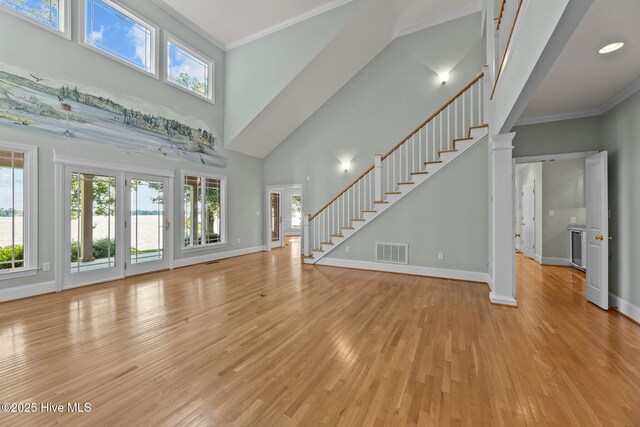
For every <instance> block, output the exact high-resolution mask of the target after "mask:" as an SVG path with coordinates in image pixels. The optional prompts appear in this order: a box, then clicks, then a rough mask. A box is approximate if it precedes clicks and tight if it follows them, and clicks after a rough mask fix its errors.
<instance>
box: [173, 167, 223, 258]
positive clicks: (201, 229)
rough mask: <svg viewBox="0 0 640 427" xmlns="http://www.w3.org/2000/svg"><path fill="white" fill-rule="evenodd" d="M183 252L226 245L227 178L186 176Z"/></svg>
mask: <svg viewBox="0 0 640 427" xmlns="http://www.w3.org/2000/svg"><path fill="white" fill-rule="evenodd" d="M182 182H183V186H182V200H183V237H184V248H187V249H188V248H192V249H194V248H199V247H203V246H205V247H206V246H216V245H223V244H225V243H226V236H225V234H226V231H225V214H224V212H225V192H226V177H223V176H219V175H208V174H201V173H191V172H184V173H183V181H182Z"/></svg>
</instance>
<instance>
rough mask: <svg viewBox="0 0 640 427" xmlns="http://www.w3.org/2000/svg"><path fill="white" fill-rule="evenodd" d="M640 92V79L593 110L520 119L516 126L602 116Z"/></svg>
mask: <svg viewBox="0 0 640 427" xmlns="http://www.w3.org/2000/svg"><path fill="white" fill-rule="evenodd" d="M638 91H640V77H639V78H637V79H636V80H634V81H632V82H631V83H629V84H628V85H627V86H625V87H624V88H623V89H622V90H621V91H620V92H618V93H616V94H615V95H614V96H613V97H612V98H611V99H609V100H608V101H607V102H605V103H604V104H602V105H601V106H600V107H598V108H591V109H588V110H580V111H570V112H566V113H559V114H551V115H548V116H538V117H529V118H524V119H520V120H518V121H517V122H516V124H515V126H526V125H536V124H540V123H549V122H558V121H562V120H571V119H582V118H585V117H595V116H601V115H603V114H605V113H607V112H608V111H610V110H611V109H613V108H614V107H615V106H617V105H618V104H620V103H622V102H623V101H624V100H626V99H627V98H629V97H630V96H631V95H633V94H634V93H636V92H638Z"/></svg>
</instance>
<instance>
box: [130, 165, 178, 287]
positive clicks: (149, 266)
mask: <svg viewBox="0 0 640 427" xmlns="http://www.w3.org/2000/svg"><path fill="white" fill-rule="evenodd" d="M131 179H139V180H147V181H154V180H158V179H160V180H162V182H163V184H164V186H165V187H164V192H163V198H164V200H163V208H164V212H163V223H164V224H166V221H168V222H169V226H168V227H166V225H163V229H164V231H163V233H164V235H163V241H162V251H163V259H162V260H161V261H150V262H144V263H140V264H135V266H134V264H132V263H131V250H125V251H124V254H125V260H124V262H125V263H126V264H125V265H126V266H125V271H124V275H125V277H127V276H135V275H138V274H145V273H150V272H152V271H161V270H166V269H168V268H172V264H173V249H172V248H173V234H174V233H173V225H174V224H173V215H172V211H173V183H172V182H171V179H170V178H168V177H166V176H160V175H147V174H143V173H138V172H125V173H124V180H125V181H124V193H125V194H124V196H125V201H124V202H125V210H124V220H125V221H127V224H126V225H125V227H124V234H125V236H124V243H125V247H128V248H130V247H131V231H130V230H131V222H132V221H131ZM170 254H171V258H170V257H169V255H170Z"/></svg>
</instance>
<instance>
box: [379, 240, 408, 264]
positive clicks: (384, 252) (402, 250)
mask: <svg viewBox="0 0 640 427" xmlns="http://www.w3.org/2000/svg"><path fill="white" fill-rule="evenodd" d="M376 261H377V262H386V263H389V264H408V263H409V246H408V245H407V244H406V243H380V242H376Z"/></svg>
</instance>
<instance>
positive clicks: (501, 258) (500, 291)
mask: <svg viewBox="0 0 640 427" xmlns="http://www.w3.org/2000/svg"><path fill="white" fill-rule="evenodd" d="M514 136H515V133H507V134H501V135H492V136H491V137H490V144H491V145H490V150H491V166H492V177H491V189H492V194H493V200H492V202H493V206H492V207H493V209H492V210H491V211H492V213H491V222H492V225H493V236H491V238H492V240H493V248H492V257H493V266H492V275H493V290H492V291H491V294H490V296H489V298H490V299H491V302H492V303H494V304H502V305H510V306H517V305H518V304H517V302H516V298H515V297H516V293H515V290H516V289H515V280H514V274H513V271H514V270H513V269H514V261H515V246H514V245H515V243H514V239H513V233H514V227H513V218H512V216H513V196H514V195H513V188H512V186H513V181H512V176H511V175H512V174H513V166H512V162H511V160H512V150H513V145H512V141H513V137H514Z"/></svg>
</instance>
